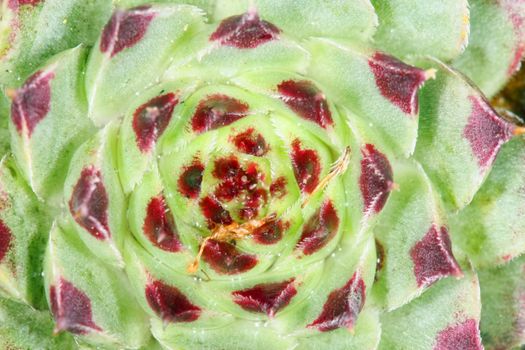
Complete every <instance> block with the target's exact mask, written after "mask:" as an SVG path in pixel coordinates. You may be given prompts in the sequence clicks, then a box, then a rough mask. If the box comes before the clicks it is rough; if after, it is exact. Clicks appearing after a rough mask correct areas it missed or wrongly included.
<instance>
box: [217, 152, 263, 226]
mask: <svg viewBox="0 0 525 350" xmlns="http://www.w3.org/2000/svg"><path fill="white" fill-rule="evenodd" d="M213 176H215V177H216V178H217V179H219V180H221V182H220V183H219V185H218V186H217V187H216V189H215V197H216V198H217V199H218V200H219V201H225V202H229V201H232V200H233V199H235V198H237V197H240V198H242V200H243V207H242V208H241V209H240V210H239V215H240V216H241V218H242V219H246V220H249V219H253V218H254V217H256V216H257V214H258V213H259V208H260V207H261V205H263V204H264V203H266V202H267V200H268V194H267V192H266V190H264V189H261V188H260V187H259V183H260V181H261V180H262V179H263V177H264V176H263V174H261V173H260V172H259V169H258V166H257V164H256V163H248V164H247V165H246V167H245V168H243V167H241V165H240V163H239V161H238V159H237V158H236V157H235V156H230V157H225V158H219V159H217V160H216V161H215V168H214V170H213Z"/></svg>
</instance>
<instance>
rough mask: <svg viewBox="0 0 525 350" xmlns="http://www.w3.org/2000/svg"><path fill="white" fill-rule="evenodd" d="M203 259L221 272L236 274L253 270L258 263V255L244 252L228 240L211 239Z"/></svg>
mask: <svg viewBox="0 0 525 350" xmlns="http://www.w3.org/2000/svg"><path fill="white" fill-rule="evenodd" d="M202 259H203V260H204V261H205V262H206V263H208V265H210V267H211V268H212V269H213V270H214V271H215V272H217V273H219V274H225V275H234V274H238V273H242V272H246V271H248V270H251V269H252V268H253V267H255V265H257V257H256V256H254V255H250V254H243V253H241V252H239V251H238V250H237V248H235V246H234V245H232V244H230V243H228V242H222V241H216V240H213V239H210V240H208V241H207V242H206V245H205V246H204V250H203V252H202Z"/></svg>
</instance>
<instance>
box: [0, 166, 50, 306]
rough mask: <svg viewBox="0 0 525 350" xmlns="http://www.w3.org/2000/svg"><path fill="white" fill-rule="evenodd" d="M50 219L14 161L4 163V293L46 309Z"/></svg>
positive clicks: (0, 226) (0, 176) (0, 244)
mask: <svg viewBox="0 0 525 350" xmlns="http://www.w3.org/2000/svg"><path fill="white" fill-rule="evenodd" d="M48 230H49V219H48V218H47V216H46V214H45V213H44V211H43V210H42V207H41V206H40V204H39V203H38V201H37V199H36V197H35V195H34V194H33V192H31V189H30V188H29V187H28V186H27V184H26V183H25V181H24V179H23V177H22V175H21V174H20V171H19V170H18V168H17V167H16V165H15V162H14V160H13V159H12V158H11V157H8V156H5V157H4V158H3V159H2V161H1V163H0V291H1V292H2V293H3V294H7V295H8V296H9V297H11V298H15V299H18V300H20V301H23V302H25V303H28V304H32V305H33V306H35V307H38V308H41V307H44V300H43V292H44V290H43V279H42V276H41V271H42V266H43V265H42V260H43V254H44V249H45V244H46V238H47V232H48Z"/></svg>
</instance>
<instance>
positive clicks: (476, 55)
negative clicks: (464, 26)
mask: <svg viewBox="0 0 525 350" xmlns="http://www.w3.org/2000/svg"><path fill="white" fill-rule="evenodd" d="M469 4H470V20H471V28H470V39H469V44H468V46H467V49H466V50H465V52H464V53H463V54H462V55H461V56H460V57H458V58H457V59H456V60H455V61H454V63H453V65H454V67H456V68H457V69H458V70H460V71H461V72H463V73H464V74H466V75H467V76H468V77H469V78H470V79H472V81H474V83H475V84H476V85H477V86H479V88H480V89H481V90H482V91H483V92H484V93H485V94H486V95H487V96H489V97H491V96H493V95H494V94H495V93H497V92H498V91H499V90H500V89H501V87H503V85H504V84H505V82H506V81H507V80H508V79H509V78H510V76H511V75H512V74H513V73H514V72H516V71H517V70H518V69H519V67H520V61H521V59H522V58H523V54H524V52H525V26H523V24H522V22H523V21H524V20H525V3H524V2H523V1H515V0H501V1H485V0H471V1H469Z"/></svg>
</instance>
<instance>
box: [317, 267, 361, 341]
mask: <svg viewBox="0 0 525 350" xmlns="http://www.w3.org/2000/svg"><path fill="white" fill-rule="evenodd" d="M365 290H366V287H365V282H364V281H363V279H362V278H361V277H360V276H359V274H358V273H357V272H356V273H354V275H353V276H352V278H351V279H350V280H349V281H348V282H347V283H346V284H345V285H344V286H343V287H342V288H339V289H336V290H334V291H332V292H331V293H330V294H329V295H328V299H327V300H326V302H325V304H324V305H323V311H322V312H321V314H320V315H319V316H318V317H317V319H316V320H315V321H313V322H312V323H310V324H309V325H308V326H307V327H308V328H314V327H315V328H317V329H318V330H320V331H321V332H326V331H331V330H334V329H337V328H341V327H345V328H348V329H351V328H352V327H353V326H354V324H355V321H356V320H357V316H358V315H359V312H361V309H362V308H363V305H364V304H365Z"/></svg>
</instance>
